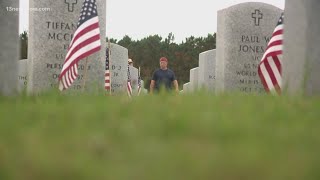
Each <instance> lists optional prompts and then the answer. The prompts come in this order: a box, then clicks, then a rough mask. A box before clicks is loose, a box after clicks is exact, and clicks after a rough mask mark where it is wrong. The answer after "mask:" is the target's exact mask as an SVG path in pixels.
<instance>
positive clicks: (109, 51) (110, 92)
mask: <svg viewBox="0 0 320 180" xmlns="http://www.w3.org/2000/svg"><path fill="white" fill-rule="evenodd" d="M110 47H111V45H110V39H108V53H109V73H110V76H109V78H110V80H109V81H110V91H109V94H110V96H111V95H112V86H111V71H110V67H111V49H110Z"/></svg>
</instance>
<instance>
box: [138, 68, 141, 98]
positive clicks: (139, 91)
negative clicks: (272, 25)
mask: <svg viewBox="0 0 320 180" xmlns="http://www.w3.org/2000/svg"><path fill="white" fill-rule="evenodd" d="M140 93H141V76H140V67H139V72H138V96H139V95H140Z"/></svg>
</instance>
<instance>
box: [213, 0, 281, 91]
mask: <svg viewBox="0 0 320 180" xmlns="http://www.w3.org/2000/svg"><path fill="white" fill-rule="evenodd" d="M281 13H282V10H281V9H279V8H277V7H275V6H272V5H269V4H265V3H258V2H248V3H242V4H238V5H235V6H232V7H229V8H227V9H224V10H220V11H218V31H217V60H216V92H223V91H228V92H239V91H240V92H245V93H264V92H265V90H264V88H263V85H262V83H261V80H260V78H259V76H258V64H259V63H260V60H261V58H262V56H263V54H264V51H265V49H266V47H267V44H268V41H269V40H270V38H271V36H272V33H273V31H274V29H275V27H276V24H277V22H278V20H279V18H280V15H281Z"/></svg>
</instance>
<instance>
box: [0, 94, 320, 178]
mask: <svg viewBox="0 0 320 180" xmlns="http://www.w3.org/2000/svg"><path fill="white" fill-rule="evenodd" d="M6 179H8V180H11V179H14V180H51V179H57V180H70V179H75V180H82V179H88V180H91V179H97V180H102V179H108V180H248V179H252V180H286V179H288V180H309V179H310V180H311V179H314V180H318V179H320V97H273V96H254V95H251V96H249V95H220V96H213V95H208V94H195V95H157V96H148V95H146V96H141V97H134V98H133V99H132V100H129V99H128V98H127V97H126V96H124V97H110V96H103V95H101V96H94V95H83V96H63V95H55V94H54V93H53V94H49V95H41V96H37V97H27V96H20V97H0V180H6Z"/></svg>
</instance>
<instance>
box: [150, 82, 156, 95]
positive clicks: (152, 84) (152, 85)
mask: <svg viewBox="0 0 320 180" xmlns="http://www.w3.org/2000/svg"><path fill="white" fill-rule="evenodd" d="M155 84H156V81H155V80H151V83H150V94H152V93H153V90H154V86H155Z"/></svg>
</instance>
